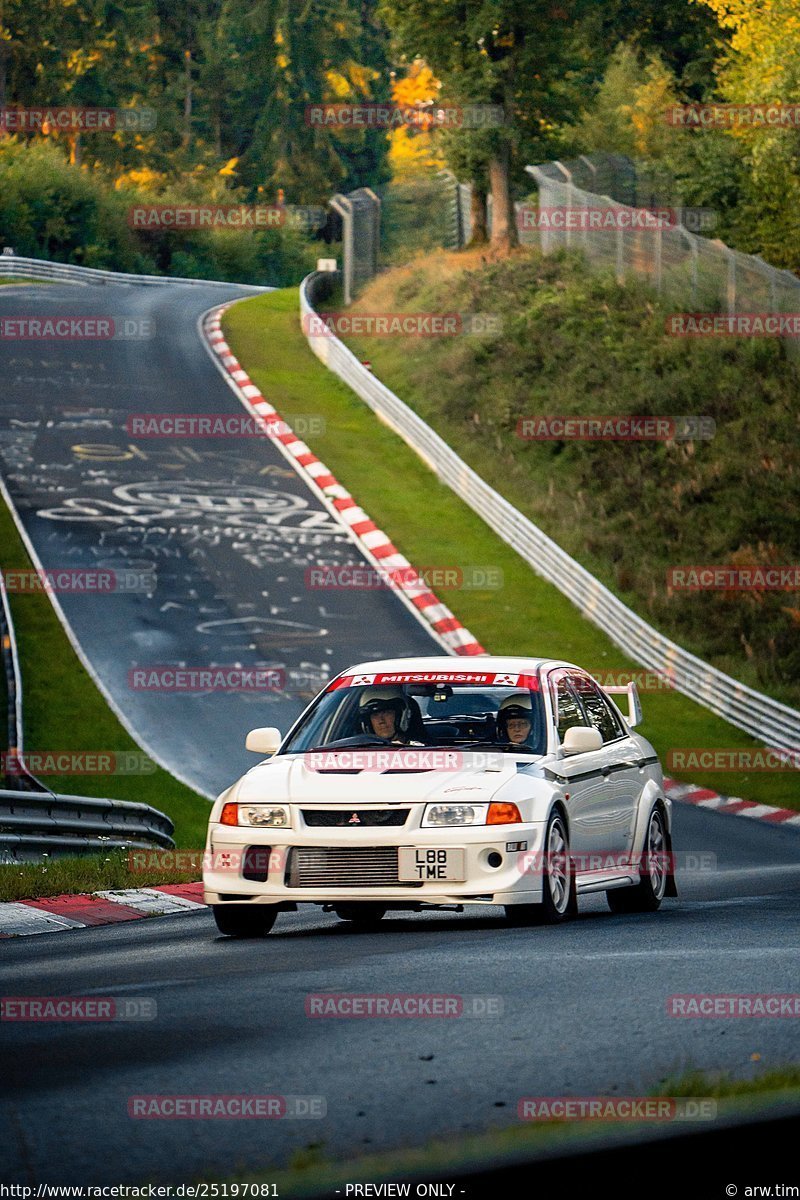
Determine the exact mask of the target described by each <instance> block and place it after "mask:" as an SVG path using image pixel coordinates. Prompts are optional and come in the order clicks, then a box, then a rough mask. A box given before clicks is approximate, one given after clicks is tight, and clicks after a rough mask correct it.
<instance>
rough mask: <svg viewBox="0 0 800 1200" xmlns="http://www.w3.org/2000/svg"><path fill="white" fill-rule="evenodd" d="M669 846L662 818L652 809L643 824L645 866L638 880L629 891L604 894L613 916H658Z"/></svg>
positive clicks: (667, 875)
mask: <svg viewBox="0 0 800 1200" xmlns="http://www.w3.org/2000/svg"><path fill="white" fill-rule="evenodd" d="M668 845H669V842H668V838H667V830H666V826H665V824H664V814H663V813H662V811H661V809H660V808H654V809H653V811H652V812H651V813H650V819H649V821H648V822H647V834H646V836H645V842H644V854H645V860H646V861H645V863H644V865H643V867H642V871H641V877H640V880H639V882H638V883H637V884H635V885H634V886H633V887H625V888H613V889H612V890H611V891H610V892H606V900H607V901H608V907H609V908H610V909H611V911H612V912H613V913H652V912H658V910H659V908H660V907H661V901H662V900H663V899H664V896H665V894H666V891H667V880H668V877H669V869H668V867H667V865H666V864H665V862H664V856H665V854H666V852H667V847H668Z"/></svg>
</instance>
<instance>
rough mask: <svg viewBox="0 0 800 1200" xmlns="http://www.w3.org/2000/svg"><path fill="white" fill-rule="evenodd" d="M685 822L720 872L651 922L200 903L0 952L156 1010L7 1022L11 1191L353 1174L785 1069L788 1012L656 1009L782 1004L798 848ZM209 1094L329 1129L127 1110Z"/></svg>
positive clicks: (690, 811) (682, 882) (688, 813)
mask: <svg viewBox="0 0 800 1200" xmlns="http://www.w3.org/2000/svg"><path fill="white" fill-rule="evenodd" d="M676 809H677V820H676V840H677V844H678V846H679V847H680V849H681V851H689V850H695V851H697V852H698V854H701V853H702V854H703V855H707V854H711V855H714V856H715V859H711V860H708V861H706V860H705V859H703V860H698V861H702V862H703V863H704V864H705V866H706V868H707V869H705V870H702V871H698V872H694V873H692V874H691V875H687V874H686V873H683V874H682V875H679V890H680V898H679V899H678V900H667V901H666V902H665V904H664V906H663V908H662V909H661V911H660V912H659V913H656V914H654V915H652V916H650V915H648V916H636V917H630V916H613V915H612V914H611V913H610V912H608V910H607V908H606V904H605V901H604V900H603V899H602V898H597V897H592V898H587V899H585V900H583V901H582V902H581V915H580V917H579V919H578V920H577V921H575V922H573V923H571V924H568V925H565V926H563V927H560V928H558V927H557V928H533V929H510V928H507V927H506V926H505V924H504V921H503V918H502V913H501V912H500V910H499V909H488V910H487V914H486V915H485V916H479V917H475V916H471V915H467V914H456V913H448V912H442V913H431V914H426V915H425V916H415V915H413V914H401V915H397V916H396V917H394V918H392V919H389V918H386V919H385V920H384V922H383V923H382V926H381V927H380V929H379V931H378V932H375V933H356V932H353V931H351V930H350V929H349V927H348V926H347V925H346V924H344V923H343V922H340V921H338V920H337V918H336V917H334V916H333V915H326V914H323V913H322V911H321V910H320V909H316V908H312V909H308V910H306V911H302V910H301V911H300V912H298V913H297V914H283V915H282V916H280V917H279V918H278V923H277V924H276V926H275V929H274V930H273V932H272V934H270V935H269V937H267V938H266V939H262V940H258V941H239V942H237V941H234V940H231V939H227V938H223V937H221V936H219V935H218V934H217V932H216V927H215V926H214V923H213V920H212V917H211V914H210V912H200V913H197V914H191V915H187V916H177V917H163V918H157V919H155V920H152V921H134V922H131V923H130V925H129V926H126V925H117V926H113V927H106V928H102V929H85V930H76V931H75V932H74V933H72V932H70V933H63V934H62V933H59V934H42V935H37V936H36V937H29V938H24V939H23V938H21V939H19V940H16V941H14V940H11V941H9V942H7V943H6V944H5V945H4V946H3V951H2V964H1V965H0V991H1V992H2V994H4V995H9V994H14V995H27V996H31V995H50V996H53V995H91V994H94V995H98V996H117V997H120V998H123V997H149V998H151V999H154V1000H155V1001H156V1005H157V1016H156V1019H155V1020H153V1021H149V1022H142V1023H129V1024H123V1023H119V1022H114V1023H106V1024H100V1023H95V1024H92V1025H87V1024H83V1025H79V1024H69V1023H63V1022H59V1023H55V1024H49V1025H48V1024H43V1023H36V1024H22V1023H6V1024H4V1035H5V1037H4V1040H5V1048H4V1053H3V1071H2V1073H0V1074H1V1082H0V1095H1V1096H2V1100H0V1113H2V1126H3V1130H2V1145H3V1157H4V1160H5V1168H6V1177H7V1179H8V1180H10V1181H19V1182H22V1183H31V1182H41V1181H44V1182H48V1181H50V1182H58V1183H83V1184H88V1183H93V1182H106V1183H107V1182H126V1181H128V1182H133V1181H137V1180H142V1179H147V1180H163V1181H177V1182H180V1181H183V1180H188V1179H190V1178H201V1179H203V1178H204V1179H208V1178H211V1177H214V1176H218V1177H225V1175H226V1174H229V1173H231V1172H233V1171H234V1170H243V1171H245V1172H246V1171H252V1170H254V1169H256V1168H261V1169H267V1168H269V1167H270V1166H272V1165H278V1164H285V1163H287V1161H288V1160H289V1159H290V1158H291V1156H292V1154H293V1152H295V1151H297V1150H299V1149H302V1148H304V1147H307V1146H309V1145H317V1146H319V1147H320V1148H321V1152H322V1153H323V1154H324V1155H325V1156H331V1157H337V1156H340V1157H342V1158H343V1159H353V1158H355V1157H358V1155H359V1154H361V1153H365V1152H370V1151H374V1150H378V1149H381V1148H385V1147H388V1146H400V1145H409V1144H410V1145H415V1144H419V1143H421V1142H424V1141H425V1140H427V1139H428V1138H430V1137H433V1136H434V1135H438V1134H447V1133H456V1134H458V1133H466V1132H470V1131H473V1132H474V1131H479V1130H483V1129H484V1128H486V1127H490V1126H500V1125H502V1124H508V1123H513V1122H515V1121H516V1119H517V1117H516V1112H517V1103H518V1101H519V1099H520V1098H521V1097H523V1096H562V1095H571V1096H587V1095H589V1096H591V1095H599V1094H616V1095H620V1096H625V1095H627V1096H630V1095H642V1094H647V1093H648V1091H649V1090H650V1089H651V1088H652V1087H653V1086H654V1085H657V1084H658V1081H659V1080H660V1079H661V1078H662V1077H663V1076H665V1075H667V1074H669V1073H672V1072H675V1071H678V1070H681V1069H683V1068H686V1067H706V1068H708V1069H718V1068H730V1069H731V1070H733V1071H735V1072H737V1073H739V1074H744V1075H747V1074H748V1073H749V1072H750V1071H755V1070H762V1069H763V1068H764V1067H768V1066H769V1065H771V1064H782V1063H785V1062H787V1061H790V1060H791V1059H792V1058H793V1057H794V1056H795V1055H796V1050H797V1032H796V1028H795V1026H796V1021H793V1020H785V1019H780V1018H759V1019H744V1018H740V1019H722V1020H721V1019H714V1018H708V1019H680V1018H675V1017H670V1016H667V1013H666V1000H667V997H668V996H670V995H672V994H675V993H682V994H684V993H715V994H720V993H741V992H744V993H748V994H752V993H758V992H770V993H776V992H779V993H788V992H793V991H796V990H797V989H796V984H797V885H798V881H799V880H800V837H798V836H797V833H796V832H795V831H793V830H789V829H785V830H781V829H775V828H770V827H765V826H761V825H759V824H758V823H757V822H751V821H747V820H743V819H742V818H738V817H727V816H720V815H717V814H715V813H709V812H703V811H702V810H698V809H695V808H691V807H690V806H688V805H676ZM337 991H342V992H356V993H370V994H375V993H379V994H386V993H403V994H408V993H414V994H420V993H436V994H445V995H466V996H475V995H479V996H493V997H499V998H500V1000H501V1002H502V1015H500V1016H494V1017H484V1018H478V1017H471V1018H461V1017H459V1018H408V1019H406V1018H383V1019H369V1018H360V1019H342V1018H319V1017H309V1016H306V1008H305V1001H306V997H307V996H308V995H309V994H311V993H318V992H326V993H329V992H337ZM755 1054H757V1055H760V1062H759V1064H758V1067H756V1066H755V1065H754V1064H753V1062H752V1061H751V1060H752V1057H753V1055H755ZM609 1089H611V1091H610V1093H609ZM220 1093H224V1094H228V1095H231V1094H235V1095H241V1094H252V1095H282V1096H295V1095H301V1096H316V1097H320V1096H321V1097H324V1100H325V1105H326V1109H327V1115H326V1116H325V1117H324V1118H316V1119H295V1120H289V1119H282V1120H272V1121H270V1120H261V1121H259V1120H224V1121H221V1120H204V1121H174V1120H142V1119H134V1118H131V1117H129V1116H128V1107H127V1106H128V1100H129V1098H130V1097H132V1096H145V1095H147V1096H150V1095H170V1096H171V1095H176V1094H177V1095H209V1094H220ZM773 1174H774V1172H773Z"/></svg>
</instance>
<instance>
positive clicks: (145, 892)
mask: <svg viewBox="0 0 800 1200" xmlns="http://www.w3.org/2000/svg"><path fill="white" fill-rule="evenodd" d="M95 895H96V896H102V898H103V899H104V900H111V901H112V903H114V904H125V905H127V906H128V907H129V908H138V909H139V910H140V911H141V912H142V913H173V912H188V911H189V910H190V909H193V908H205V907H206V905H205V904H199V903H198V902H197V901H196V900H188V899H186V898H185V897H184V896H171V895H170V894H169V893H168V892H160V891H159V890H158V889H157V888H127V889H125V890H122V891H118V892H95Z"/></svg>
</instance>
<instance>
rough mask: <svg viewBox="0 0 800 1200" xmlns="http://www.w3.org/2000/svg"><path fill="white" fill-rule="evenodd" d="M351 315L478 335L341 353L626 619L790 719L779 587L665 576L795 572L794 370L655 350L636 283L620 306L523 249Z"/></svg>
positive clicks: (659, 323) (600, 279)
mask: <svg viewBox="0 0 800 1200" xmlns="http://www.w3.org/2000/svg"><path fill="white" fill-rule="evenodd" d="M699 307H701V308H703V307H705V305H704V304H700V306H699ZM359 311H362V312H365V313H393V312H394V313H396V312H410V313H457V312H462V313H475V314H478V316H481V315H482V314H483V315H489V316H490V317H491V318H492V319H493V320H494V321H495V324H496V325H497V326H499V329H498V330H497V332H496V333H494V334H492V335H485V336H480V335H472V336H455V337H454V336H450V337H408V336H407V337H401V336H397V335H395V336H392V337H361V338H349V339H347V340H348V342H349V344H350V345H351V347H352V349H353V350H354V351H355V352H356V354H358V356H359V357H360V358H362V359H364V358H368V359H370V360H371V362H372V369H373V371H374V372H375V374H376V375H377V376H378V377H379V378H380V379H382V380H383V381H384V382H385V383H386V384H387V385H388V386H389V387H390V388H392V389H393V391H395V392H396V393H397V394H398V395H399V396H402V398H403V399H404V400H405V401H406V403H407V404H409V405H410V406H411V408H413V409H414V410H415V411H416V412H418V413H419V414H420V416H422V417H423V418H424V420H425V421H427V422H428V424H429V425H432V426H433V428H435V429H436V430H437V432H438V433H440V434H441V435H442V437H444V439H445V440H446V441H447V442H448V443H449V444H450V445H451V446H452V447H453V448H454V449H455V450H456V451H457V452H458V453H459V454H460V455H461V457H462V458H464V459H465V460H466V461H467V462H468V463H469V465H470V466H471V467H473V468H474V470H476V471H477V473H478V474H479V475H480V476H481V477H482V478H483V479H485V480H486V481H487V482H488V483H489V484H491V486H492V487H494V488H495V489H497V490H498V491H499V492H500V493H501V494H502V495H503V496H505V497H506V499H507V500H509V501H510V502H511V503H512V504H514V505H515V506H516V507H517V508H518V509H519V510H520V511H521V512H523V513H524V514H525V515H526V516H528V517H529V518H531V519H532V520H533V521H535V522H536V524H537V525H539V526H540V527H541V528H542V529H543V530H544V531H545V533H547V534H548V535H549V536H550V537H552V538H553V539H554V540H555V541H556V542H558V544H559V545H560V546H562V547H563V548H564V549H565V550H566V551H567V552H568V553H569V554H571V555H572V556H573V557H574V558H576V559H577V560H578V561H579V562H581V563H582V564H583V565H584V566H585V567H586V568H588V570H590V571H591V572H592V574H593V575H595V576H596V577H597V578H598V579H600V580H601V581H602V582H603V583H604V584H605V585H606V586H607V587H609V588H610V589H611V590H612V591H613V592H615V593H616V594H617V595H618V596H619V597H620V598H621V599H622V600H623V601H624V602H625V603H626V604H628V605H629V606H630V607H631V608H632V609H633V610H634V611H635V612H637V613H639V614H640V615H641V616H643V617H645V618H646V619H647V620H648V621H650V622H651V624H653V625H654V626H655V627H656V628H657V629H660V630H662V631H663V632H664V633H666V634H668V635H669V636H670V637H672V638H673V639H674V640H675V641H676V642H678V643H679V644H680V645H681V646H684V647H685V648H686V649H687V650H690V651H692V652H693V653H695V654H697V655H699V656H700V657H702V658H704V659H706V660H707V661H708V662H711V663H713V664H714V665H715V666H717V667H719V668H720V669H721V670H723V671H726V672H727V673H729V674H731V675H732V676H733V677H734V678H735V679H740V680H741V681H742V682H743V683H747V684H749V685H750V686H752V687H755V688H757V689H759V690H761V691H765V692H768V693H769V694H770V695H772V696H774V697H776V698H777V699H778V700H781V701H783V702H784V703H787V704H790V705H794V706H798V705H800V638H799V637H798V627H799V626H800V608H798V600H797V595H798V593H797V588H796V586H795V589H794V592H793V591H792V590H791V586H789V588H788V590H783V591H780V590H758V589H757V588H753V589H749V590H746V589H738V590H737V589H736V588H734V589H730V590H728V591H710V590H685V589H683V588H681V587H678V586H675V580H674V578H673V577H671V576H670V574H669V573H670V572H671V571H672V570H674V569H675V568H679V569H680V568H684V569H685V568H687V567H688V566H691V565H693V564H694V565H696V566H709V565H717V566H728V565H733V566H736V567H739V568H751V567H770V566H773V567H774V566H780V567H787V566H789V565H790V564H796V563H798V562H800V525H798V522H797V520H796V519H795V516H794V514H796V512H797V509H798V506H800V443H799V442H798V437H797V420H798V418H797V400H796V397H797V391H798V387H800V365H799V364H798V362H797V361H795V360H793V359H792V358H790V357H789V355H788V353H787V350H786V349H785V347H784V346H783V345H782V343H781V342H779V341H777V340H776V339H774V338H758V337H750V338H748V337H739V338H732V337H697V338H687V337H676V336H670V335H669V334H668V332H667V330H668V328H669V324H668V323H669V319H670V316H671V315H672V312H673V311H674V304H673V306H672V308H670V305H669V303H668V301H667V300H666V299H662V298H659V297H658V296H657V295H656V293H655V292H654V290H653V289H651V288H650V287H648V286H647V285H646V284H645V283H643V282H641V281H631V282H629V283H628V284H626V285H625V286H620V285H619V284H618V283H617V282H616V280H615V279H614V278H613V275H612V274H611V273H610V272H609V273H608V274H598V273H593V272H591V271H587V267H586V264H585V263H584V261H583V260H582V258H581V257H580V256H579V255H577V254H573V255H570V254H566V253H562V254H559V255H553V256H548V257H543V256H542V255H541V254H539V253H538V252H536V251H533V250H531V249H527V248H523V249H520V250H519V251H518V252H517V253H515V254H514V255H512V256H511V257H509V258H507V259H503V260H500V261H487V260H486V258H485V256H482V255H481V254H479V253H476V252H463V253H460V254H452V253H446V252H443V251H440V252H438V253H430V254H428V255H426V256H425V257H424V258H417V259H415V260H414V261H413V263H411V264H410V265H408V266H406V267H403V268H396V269H394V270H390V271H387V272H385V273H383V274H381V275H379V276H377V277H376V278H375V279H373V280H372V281H371V282H370V284H369V285H368V286H367V287H366V288H365V289H364V290H363V292H362V293H361V295H360V296H359V298H358V300H357V301H356V303H355V304H354V305H353V308H352V312H354V313H357V312H359ZM680 414H693V415H695V416H696V417H699V418H702V419H703V420H704V421H705V423H706V428H705V429H704V430H703V431H701V432H700V433H699V436H695V437H690V438H685V437H684V438H681V437H678V438H673V439H671V440H666V439H663V438H662V440H654V439H653V438H652V436H651V437H650V438H649V439H647V438H645V439H642V440H638V441H631V440H628V441H624V440H623V441H613V440H610V441H590V440H588V439H586V438H583V439H580V438H572V439H569V438H562V439H561V440H558V439H554V440H537V439H536V438H535V437H532V436H531V432H532V430H531V427H534V428H535V424H534V421H533V420H532V419H531V418H537V417H538V418H545V417H561V418H563V417H573V418H574V417H583V418H585V417H587V416H604V417H628V416H630V415H638V416H648V417H653V418H656V417H658V418H665V419H666V420H669V419H670V418H671V417H673V416H675V415H680ZM526 418H527V419H528V425H527V428H526V427H525V426H524V425H522V426H521V425H520V422H523V421H525V419H526ZM525 434H527V436H523V435H525ZM792 574H794V572H793V573H792Z"/></svg>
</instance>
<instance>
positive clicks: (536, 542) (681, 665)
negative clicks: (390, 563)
mask: <svg viewBox="0 0 800 1200" xmlns="http://www.w3.org/2000/svg"><path fill="white" fill-rule="evenodd" d="M324 278H325V277H324V276H320V275H319V274H317V273H314V274H312V275H309V276H307V277H306V279H304V280H303V283H302V284H301V287H300V309H301V314H302V315H303V317H307V316H309V315H311V314H312V313H313V312H314V307H313V300H314V296H315V295H316V289H317V287H319V286H321V284H322V280H323V279H324ZM304 327H306V328H308V325H307V323H306V322H304ZM308 343H309V346H310V347H311V350H312V351H313V352H314V354H316V356H317V358H319V359H320V360H321V362H323V363H324V364H325V366H326V367H328V369H329V370H331V371H332V372H333V373H334V374H335V375H337V376H338V377H339V378H340V379H341V380H342V381H343V382H344V383H346V384H347V385H348V386H349V387H351V388H352V389H353V391H354V392H355V393H356V395H358V396H360V397H361V399H362V400H364V402H365V403H366V404H368V405H369V407H370V408H371V409H372V410H373V412H375V413H377V414H378V415H379V416H380V418H381V420H382V421H384V423H385V424H387V425H388V426H389V427H390V428H391V429H393V430H394V431H395V433H397V434H398V435H399V436H400V437H401V438H402V439H403V441H404V442H406V443H407V444H408V445H409V446H410V447H411V448H412V450H414V451H415V452H416V453H417V454H418V455H419V456H420V458H422V460H423V461H424V462H425V463H427V465H428V466H429V467H430V468H431V470H432V471H434V472H435V473H436V475H437V476H438V477H439V478H440V479H441V480H442V482H443V483H446V484H447V485H448V487H450V488H451V489H452V490H453V491H454V492H455V493H456V495H457V496H459V497H460V498H461V499H462V500H463V501H464V502H465V503H466V504H468V505H469V507H470V508H471V509H472V510H473V511H474V512H476V513H477V514H478V516H479V517H481V519H482V520H483V521H485V522H486V524H487V525H488V526H489V528H490V529H492V530H494V532H495V533H496V534H498V535H499V536H500V537H501V538H502V539H503V541H504V542H507V543H508V545H509V546H511V547H512V549H513V550H515V551H516V552H517V554H519V555H520V557H521V558H523V559H524V560H525V561H526V562H527V563H528V564H529V565H530V566H531V567H532V568H533V570H534V571H535V572H536V573H537V575H540V576H541V577H542V578H543V579H546V580H547V581H548V582H549V583H552V584H554V585H555V586H556V587H557V588H558V590H559V591H560V592H561V593H562V595H564V596H566V597H567V598H568V599H569V600H571V601H572V603H573V604H574V605H575V606H576V608H577V609H578V610H579V612H580V613H581V614H582V615H583V616H584V617H586V619H587V620H589V621H591V622H592V623H593V624H594V625H597V626H598V628H600V629H602V630H603V632H604V633H605V634H606V635H607V636H608V637H609V638H610V639H611V641H612V642H613V643H614V645H615V646H618V647H619V648H620V650H622V651H624V653H625V654H626V655H627V656H628V657H629V658H632V659H633V660H634V662H637V663H640V664H641V665H642V666H643V667H645V668H647V669H648V670H651V671H656V672H659V673H661V674H663V675H666V676H667V677H668V678H670V679H671V680H672V683H673V685H674V687H675V689H676V691H679V692H682V693H683V694H684V695H686V696H689V697H690V698H691V699H692V700H696V701H697V702H698V703H700V704H702V705H703V706H704V707H705V708H707V709H709V710H710V711H711V712H713V713H716V715H717V716H719V717H723V718H724V719H725V720H726V721H729V722H730V724H731V725H735V726H736V727H737V729H742V730H744V731H745V732H746V733H749V734H751V735H752V736H753V737H755V738H758V739H760V740H762V741H763V742H764V743H765V744H766V745H767V746H769V747H770V748H773V749H779V750H787V751H794V752H796V751H797V749H798V747H800V712H797V711H796V710H795V709H793V708H790V707H789V706H788V705H786V704H781V703H780V702H779V701H777V700H773V699H772V698H771V697H770V696H765V695H764V694H763V693H761V692H758V691H756V690H755V689H754V688H750V687H748V686H747V685H746V684H743V683H740V682H739V681H738V680H736V679H733V678H732V677H731V676H730V675H726V674H725V673H724V672H722V671H719V670H717V668H716V667H712V666H711V665H710V664H709V663H706V662H703V660H702V659H700V658H697V657H696V656H695V655H694V654H690V653H689V652H688V651H687V650H684V649H682V648H681V647H680V646H678V645H677V644H676V643H675V642H673V641H670V639H669V638H668V637H665V636H664V634H662V633H659V632H658V630H656V629H654V628H653V627H652V626H651V625H648V624H647V622H646V621H644V620H642V618H641V617H639V616H637V614H636V613H635V612H633V611H632V609H630V608H628V607H627V605H625V604H623V603H622V601H621V600H619V599H618V598H617V597H616V596H615V595H614V594H613V593H612V592H610V591H609V589H608V588H607V587H605V586H604V585H603V584H602V583H600V581H599V580H598V579H595V578H594V576H593V575H591V574H590V573H589V571H587V570H586V568H585V567H582V566H581V564H580V563H578V562H576V561H575V559H573V558H571V557H570V556H569V554H567V553H566V551H565V550H562V549H561V547H560V546H558V545H557V544H556V543H555V542H554V541H552V539H551V538H549V537H548V536H547V535H546V534H545V533H543V531H542V530H541V529H539V527H538V526H537V525H534V523H533V522H532V521H531V520H529V519H528V518H527V517H526V516H523V514H522V513H521V512H519V511H518V510H517V509H516V508H514V506H513V505H512V504H510V503H509V502H508V501H507V500H505V499H504V498H503V497H502V496H501V495H500V494H499V493H498V492H496V491H495V490H494V489H493V488H491V487H489V485H488V484H487V483H485V482H484V481H483V480H482V479H481V477H480V476H479V475H478V474H477V473H476V472H475V471H473V470H472V468H471V467H469V466H468V465H467V464H466V463H465V462H464V460H463V459H462V458H460V457H459V456H458V455H457V454H456V453H455V451H454V450H451V448H450V447H449V446H448V445H447V443H446V442H445V441H444V439H443V438H441V437H440V436H439V434H437V433H435V432H434V430H432V429H431V428H430V427H429V426H428V425H426V424H425V422H424V421H423V420H422V418H421V417H418V416H417V414H416V413H415V412H413V411H412V410H411V409H410V408H409V407H408V405H407V404H404V403H403V401H402V400H401V399H400V398H399V397H398V396H396V395H395V394H394V393H393V392H392V391H390V390H389V388H388V387H386V386H385V384H383V383H381V381H380V380H379V379H376V378H375V376H374V375H373V374H372V373H371V371H369V370H367V369H366V367H364V366H362V365H361V363H360V362H359V360H358V358H357V357H356V356H355V355H354V354H353V353H352V352H351V351H350V350H348V348H347V347H346V346H345V345H344V344H343V343H342V342H341V341H339V339H338V338H336V337H334V336H333V335H331V336H330V337H318V336H316V337H315V336H309V337H308Z"/></svg>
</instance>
